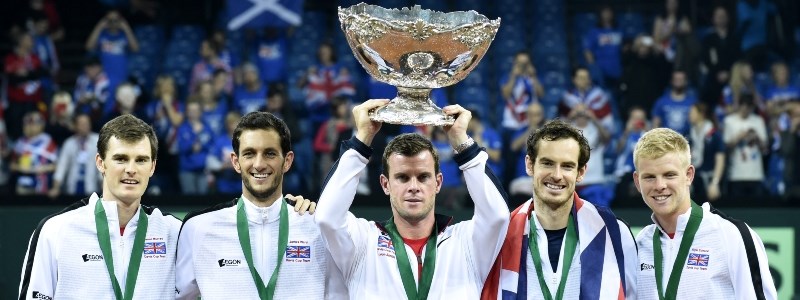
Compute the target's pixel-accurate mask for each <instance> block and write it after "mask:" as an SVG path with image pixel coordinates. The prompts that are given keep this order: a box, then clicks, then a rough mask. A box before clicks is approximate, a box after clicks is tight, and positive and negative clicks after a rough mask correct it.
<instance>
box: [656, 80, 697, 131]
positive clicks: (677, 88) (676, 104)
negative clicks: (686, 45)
mask: <svg viewBox="0 0 800 300" xmlns="http://www.w3.org/2000/svg"><path fill="white" fill-rule="evenodd" d="M695 102H697V98H695V96H694V95H692V94H689V93H687V82H686V73H684V72H682V71H674V72H672V88H671V89H670V90H669V91H667V92H665V93H664V95H663V96H661V98H659V99H658V100H657V101H656V104H655V106H653V111H652V113H651V115H652V116H653V128H658V127H666V128H670V129H672V130H675V131H677V132H679V133H680V134H683V135H688V134H689V110H690V109H691V107H692V105H694V104H695Z"/></svg>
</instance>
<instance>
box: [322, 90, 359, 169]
mask: <svg viewBox="0 0 800 300" xmlns="http://www.w3.org/2000/svg"><path fill="white" fill-rule="evenodd" d="M331 115H332V116H331V118H330V119H329V120H327V121H325V123H322V126H320V128H317V134H316V137H315V138H314V152H315V154H316V155H315V156H316V158H317V166H319V169H318V170H317V174H319V175H321V178H320V179H321V180H324V179H325V177H326V176H327V175H328V174H327V172H328V170H330V169H331V166H333V162H334V161H336V160H337V159H338V158H339V145H341V144H342V142H343V141H346V140H347V139H349V138H350V137H352V136H353V124H352V123H351V120H352V119H353V118H352V117H351V116H350V101H349V100H348V99H347V98H344V97H334V98H333V101H331Z"/></svg>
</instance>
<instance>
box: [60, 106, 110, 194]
mask: <svg viewBox="0 0 800 300" xmlns="http://www.w3.org/2000/svg"><path fill="white" fill-rule="evenodd" d="M73 122H74V123H75V124H74V128H75V135H73V136H71V137H70V138H68V139H67V140H66V141H65V142H64V144H63V145H62V147H61V153H59V155H58V164H57V165H56V171H55V175H54V176H53V187H51V188H50V191H48V195H49V196H50V198H54V199H55V198H58V196H59V195H61V194H62V193H64V194H67V195H70V196H80V197H83V196H88V195H89V194H91V193H92V192H93V191H97V190H99V187H100V181H101V180H102V178H101V177H100V174H99V173H98V172H97V168H96V167H95V159H94V158H95V155H96V154H97V148H96V147H95V146H96V145H97V139H98V138H99V136H98V134H97V133H95V132H93V131H92V119H91V116H89V115H88V114H76V115H75V117H74V118H73Z"/></svg>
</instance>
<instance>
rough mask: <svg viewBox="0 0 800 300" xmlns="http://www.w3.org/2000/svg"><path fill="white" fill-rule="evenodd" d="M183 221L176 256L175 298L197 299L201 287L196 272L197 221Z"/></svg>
mask: <svg viewBox="0 0 800 300" xmlns="http://www.w3.org/2000/svg"><path fill="white" fill-rule="evenodd" d="M188 221H190V220H187V222H186V223H183V227H182V228H181V231H180V234H179V235H178V253H177V257H176V258H175V299H197V297H198V296H200V288H199V287H198V286H197V278H196V277H195V274H194V255H193V253H194V249H193V247H194V245H193V244H192V241H193V240H194V233H195V230H194V226H193V224H195V223H196V222H188Z"/></svg>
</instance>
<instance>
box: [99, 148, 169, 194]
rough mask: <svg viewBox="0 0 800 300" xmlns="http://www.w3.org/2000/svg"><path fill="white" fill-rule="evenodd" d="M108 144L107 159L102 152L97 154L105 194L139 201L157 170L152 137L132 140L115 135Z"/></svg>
mask: <svg viewBox="0 0 800 300" xmlns="http://www.w3.org/2000/svg"><path fill="white" fill-rule="evenodd" d="M106 147H107V148H106V151H105V152H106V153H105V159H103V158H102V157H101V156H100V154H99V153H98V154H97V155H96V156H95V164H96V165H97V170H99V171H100V173H101V174H103V195H102V196H103V198H104V199H107V200H116V201H122V202H124V203H134V202H135V201H139V200H140V199H141V198H142V195H144V191H145V189H147V183H148V182H149V181H150V176H153V172H155V170H156V161H155V160H154V159H153V157H152V156H151V153H152V152H151V151H152V148H151V145H150V140H149V139H148V138H147V137H143V138H142V139H140V140H139V141H137V142H132V143H131V142H125V141H123V140H120V139H118V138H117V137H116V136H112V137H111V138H110V139H109V140H108V144H107V146H106Z"/></svg>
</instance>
